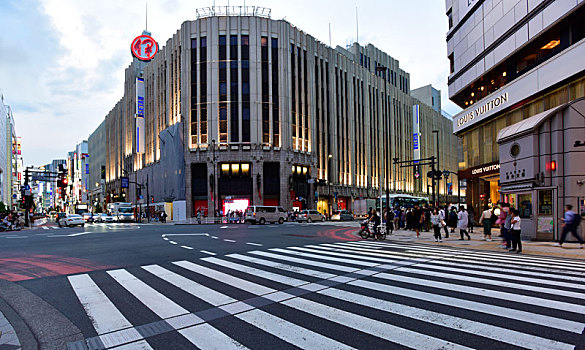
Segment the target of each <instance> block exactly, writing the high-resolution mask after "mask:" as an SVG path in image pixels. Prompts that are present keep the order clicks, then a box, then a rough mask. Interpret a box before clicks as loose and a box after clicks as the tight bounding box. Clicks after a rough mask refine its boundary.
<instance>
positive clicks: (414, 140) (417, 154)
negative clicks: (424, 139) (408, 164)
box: [412, 105, 420, 163]
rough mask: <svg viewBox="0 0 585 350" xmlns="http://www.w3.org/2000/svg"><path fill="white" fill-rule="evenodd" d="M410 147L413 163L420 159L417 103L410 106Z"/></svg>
mask: <svg viewBox="0 0 585 350" xmlns="http://www.w3.org/2000/svg"><path fill="white" fill-rule="evenodd" d="M412 149H413V152H414V157H413V158H412V159H413V160H414V162H415V163H418V160H419V159H420V128H419V105H414V106H412Z"/></svg>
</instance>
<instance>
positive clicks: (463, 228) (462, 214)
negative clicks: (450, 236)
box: [457, 206, 471, 241]
mask: <svg viewBox="0 0 585 350" xmlns="http://www.w3.org/2000/svg"><path fill="white" fill-rule="evenodd" d="M468 223H469V217H468V216H467V211H466V210H465V207H464V206H460V207H459V214H457V228H458V229H459V234H460V235H461V238H460V239H459V240H460V241H463V240H465V239H464V238H463V235H464V234H465V235H466V236H467V240H470V239H471V237H470V236H469V233H467V225H468Z"/></svg>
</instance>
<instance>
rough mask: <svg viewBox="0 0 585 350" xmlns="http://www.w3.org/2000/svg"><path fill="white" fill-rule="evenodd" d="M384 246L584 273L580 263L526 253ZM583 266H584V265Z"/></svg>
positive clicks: (405, 250) (398, 245)
mask: <svg viewBox="0 0 585 350" xmlns="http://www.w3.org/2000/svg"><path fill="white" fill-rule="evenodd" d="M385 245H386V247H389V248H399V249H404V252H407V253H410V252H412V253H421V254H430V253H433V254H436V255H445V256H449V255H453V254H456V255H458V256H465V257H474V258H481V259H484V260H485V259H486V258H493V259H497V260H498V261H502V262H503V261H506V262H509V263H513V264H517V265H518V266H519V267H522V266H524V265H526V266H538V267H545V268H555V269H560V270H566V271H570V272H573V273H575V272H578V273H580V274H584V273H583V272H581V271H583V270H582V269H581V267H580V265H579V266H578V265H576V264H574V263H572V262H565V261H563V262H558V261H556V260H551V261H548V260H545V259H540V260H534V259H530V258H529V257H528V256H527V255H522V256H521V257H519V256H518V255H515V256H510V255H507V254H504V253H491V254H486V253H483V252H479V251H467V252H466V251H457V250H452V251H448V250H444V249H434V248H431V247H430V246H429V247H423V246H417V247H407V246H405V245H403V244H390V243H389V244H385ZM584 267H585V266H584Z"/></svg>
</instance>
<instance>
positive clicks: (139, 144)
mask: <svg viewBox="0 0 585 350" xmlns="http://www.w3.org/2000/svg"><path fill="white" fill-rule="evenodd" d="M144 95H145V92H144V79H142V78H136V118H135V120H136V153H138V154H140V153H144V148H145V142H144V139H145V133H144V129H145V128H144V126H145V122H144V108H145V100H144Z"/></svg>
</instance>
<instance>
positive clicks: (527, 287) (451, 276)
mask: <svg viewBox="0 0 585 350" xmlns="http://www.w3.org/2000/svg"><path fill="white" fill-rule="evenodd" d="M419 267H429V265H427V264H420V265H417V269H413V268H405V267H401V268H399V269H397V271H402V272H407V273H410V274H417V275H425V276H433V277H441V278H445V279H451V280H457V281H463V282H475V283H481V284H489V285H494V286H498V287H506V288H514V289H521V290H527V291H532V292H538V293H546V294H551V295H561V296H565V297H568V298H576V299H580V298H582V297H583V293H578V292H571V291H566V290H562V289H556V288H544V287H537V286H532V285H527V284H520V283H512V282H504V281H499V280H492V279H488V278H478V277H470V276H463V275H458V274H455V273H443V272H437V271H431V270H423V269H419ZM453 272H457V271H453ZM584 311H585V309H584Z"/></svg>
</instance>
